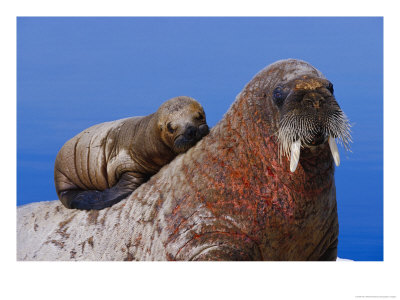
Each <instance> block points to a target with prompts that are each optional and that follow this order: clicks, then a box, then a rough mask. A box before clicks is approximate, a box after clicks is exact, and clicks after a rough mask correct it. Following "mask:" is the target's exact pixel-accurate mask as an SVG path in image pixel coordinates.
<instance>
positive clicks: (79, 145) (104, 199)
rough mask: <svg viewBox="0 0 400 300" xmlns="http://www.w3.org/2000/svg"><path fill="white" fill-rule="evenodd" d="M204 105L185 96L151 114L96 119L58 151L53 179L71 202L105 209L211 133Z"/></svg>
mask: <svg viewBox="0 0 400 300" xmlns="http://www.w3.org/2000/svg"><path fill="white" fill-rule="evenodd" d="M208 131H209V129H208V126H207V124H206V117H205V113H204V110H203V108H202V106H201V105H200V104H199V103H198V102H197V101H196V100H194V99H192V98H190V97H186V96H181V97H175V98H172V99H170V100H168V101H166V102H164V103H163V104H162V105H161V106H160V107H159V109H158V110H157V112H155V113H153V114H150V115H148V116H146V117H131V118H126V119H121V120H117V121H112V122H106V123H101V124H98V125H94V126H92V127H90V128H88V129H86V130H84V131H82V132H81V133H79V134H78V135H76V136H75V137H73V138H72V139H70V140H69V141H67V142H66V143H65V145H64V146H63V147H62V148H61V150H60V151H59V153H58V155H57V157H56V161H55V166H54V182H55V186H56V191H57V195H58V197H59V199H60V200H61V202H62V203H63V204H64V205H65V207H67V208H77V209H86V210H90V209H103V208H105V207H109V206H111V205H113V204H115V203H117V202H119V201H121V200H122V199H124V198H126V197H127V196H128V195H129V194H130V193H132V192H133V191H134V190H135V189H136V188H137V187H138V186H139V185H141V184H142V183H143V182H145V181H147V180H148V179H149V178H150V176H152V175H154V174H155V173H157V172H158V170H160V169H161V167H162V166H164V165H165V164H167V163H169V162H170V161H171V160H172V159H173V158H174V157H175V156H176V155H178V154H179V153H183V152H185V151H187V150H188V149H189V148H190V147H192V146H193V145H195V144H196V143H197V142H198V141H199V140H200V139H201V138H202V137H203V136H205V135H206V134H207V133H208Z"/></svg>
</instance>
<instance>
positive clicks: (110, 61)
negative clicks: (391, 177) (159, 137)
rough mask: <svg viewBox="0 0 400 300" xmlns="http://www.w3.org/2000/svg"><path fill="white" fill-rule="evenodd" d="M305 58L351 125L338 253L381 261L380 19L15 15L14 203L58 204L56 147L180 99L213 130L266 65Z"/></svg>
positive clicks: (340, 171)
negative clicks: (329, 85) (190, 100)
mask: <svg viewBox="0 0 400 300" xmlns="http://www.w3.org/2000/svg"><path fill="white" fill-rule="evenodd" d="M284 58H299V59H303V60H306V61H308V62H310V63H311V64H313V65H314V66H315V67H317V68H318V69H319V70H321V71H322V72H323V73H324V74H325V76H326V77H327V78H328V79H329V80H330V81H332V82H333V84H334V87H335V94H336V98H337V99H338V101H339V104H340V105H341V107H342V109H343V110H344V112H345V113H346V114H347V115H348V117H349V119H350V120H351V122H352V124H353V140H354V143H353V145H352V153H346V152H344V151H343V149H340V151H341V166H340V167H339V168H337V172H336V188H337V201H338V212H339V224H340V236H339V256H340V257H344V258H349V259H354V260H373V261H375V260H378V261H379V260H383V19H382V18H18V20H17V205H22V204H26V203H30V202H35V201H43V200H54V199H57V195H56V193H55V190H54V183H53V165H54V159H55V157H56V154H57V152H58V150H59V149H60V148H61V146H62V145H63V144H64V143H65V141H67V140H68V139H69V138H71V137H72V136H74V135H75V134H77V133H79V132H80V131H82V130H83V129H85V128H87V127H89V126H91V125H93V124H96V123H100V122H104V121H110V120H116V119H120V118H124V117H129V116H132V115H147V114H149V113H151V112H153V111H155V110H156V109H157V108H158V106H159V105H160V103H161V102H163V101H164V100H166V99H169V98H171V97H174V96H177V95H188V96H191V97H194V98H195V99H197V100H198V101H199V102H200V103H202V105H203V106H204V108H205V111H206V114H207V119H208V123H209V124H210V125H211V126H213V125H215V124H216V123H217V122H218V121H219V120H220V119H221V118H222V116H223V114H224V113H225V112H226V111H227V109H228V108H229V106H230V105H231V103H232V102H233V101H234V99H235V96H236V95H237V94H238V93H239V92H240V91H241V90H242V88H243V86H244V85H245V84H246V83H247V82H248V81H249V80H250V79H251V78H252V77H253V76H254V75H255V74H256V73H257V72H258V71H259V70H261V69H262V68H264V67H265V66H266V65H268V64H270V63H272V62H274V61H276V60H279V59H284Z"/></svg>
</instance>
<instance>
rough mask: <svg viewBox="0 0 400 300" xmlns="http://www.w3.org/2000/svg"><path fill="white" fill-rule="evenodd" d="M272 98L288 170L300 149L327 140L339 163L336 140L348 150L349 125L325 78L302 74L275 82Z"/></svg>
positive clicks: (293, 164) (292, 170) (295, 165)
mask: <svg viewBox="0 0 400 300" xmlns="http://www.w3.org/2000/svg"><path fill="white" fill-rule="evenodd" d="M271 97H272V99H273V102H274V104H275V105H276V107H277V108H278V110H279V115H280V119H279V125H278V131H277V136H278V141H279V149H280V153H283V154H284V155H287V156H288V157H289V156H290V171H291V172H294V171H295V170H296V168H297V164H298V162H299V158H300V149H301V148H311V149H313V148H315V147H318V146H320V145H322V144H324V143H326V142H328V143H329V147H330V150H331V152H332V157H333V159H334V161H335V164H336V166H339V164H340V157H339V152H338V148H337V145H336V141H335V139H337V140H338V141H339V142H340V143H341V144H342V145H343V146H344V148H345V149H348V148H349V144H350V142H351V136H350V124H349V121H348V119H347V117H346V115H345V114H344V113H343V111H342V110H341V109H340V106H339V104H338V103H337V101H336V99H335V97H334V91H333V85H332V83H331V82H330V81H329V80H327V79H325V78H321V77H317V76H313V75H302V76H299V77H295V78H293V79H291V80H289V81H287V82H282V83H278V84H277V85H276V86H275V88H274V89H273V90H272V95H271Z"/></svg>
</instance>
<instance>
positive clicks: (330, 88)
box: [326, 82, 333, 95]
mask: <svg viewBox="0 0 400 300" xmlns="http://www.w3.org/2000/svg"><path fill="white" fill-rule="evenodd" d="M326 88H327V89H328V91H330V92H331V94H332V95H333V84H332V83H331V82H329V84H328V86H327V87H326Z"/></svg>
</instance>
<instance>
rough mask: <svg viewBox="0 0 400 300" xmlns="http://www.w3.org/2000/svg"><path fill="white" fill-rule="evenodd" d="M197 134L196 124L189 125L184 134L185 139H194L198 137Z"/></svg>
mask: <svg viewBox="0 0 400 300" xmlns="http://www.w3.org/2000/svg"><path fill="white" fill-rule="evenodd" d="M196 134H197V128H196V127H194V126H189V127H188V128H186V130H185V133H184V136H185V139H187V140H193V139H195V138H196Z"/></svg>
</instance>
